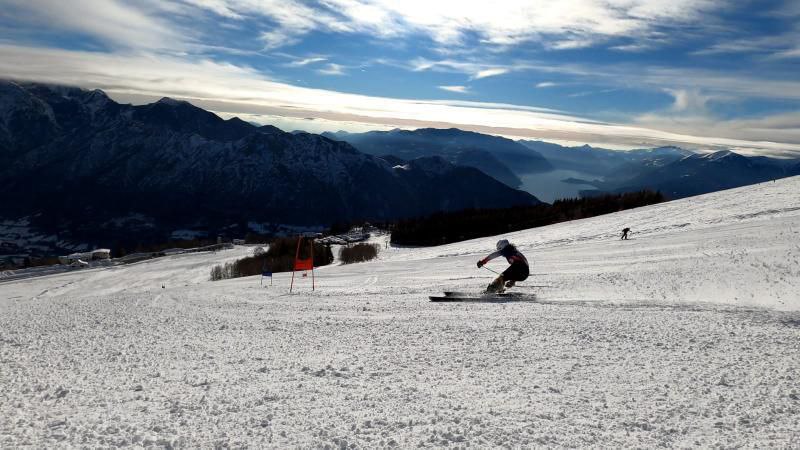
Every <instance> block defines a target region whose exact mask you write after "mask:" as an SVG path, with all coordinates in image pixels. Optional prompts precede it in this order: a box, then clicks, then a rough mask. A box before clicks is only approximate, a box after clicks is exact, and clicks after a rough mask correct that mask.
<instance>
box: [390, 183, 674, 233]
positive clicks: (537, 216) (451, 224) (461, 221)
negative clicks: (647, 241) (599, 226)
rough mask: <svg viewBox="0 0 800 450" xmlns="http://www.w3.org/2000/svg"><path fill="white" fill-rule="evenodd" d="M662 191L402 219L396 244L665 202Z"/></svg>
mask: <svg viewBox="0 0 800 450" xmlns="http://www.w3.org/2000/svg"><path fill="white" fill-rule="evenodd" d="M665 200H666V198H665V197H664V195H662V194H661V193H660V192H654V191H650V190H643V191H639V192H627V193H623V194H608V195H602V196H598V197H589V198H572V199H562V200H556V201H555V202H553V204H552V205H548V204H546V203H542V204H539V205H535V206H518V207H512V208H502V209H466V210H463V211H457V212H449V213H436V214H433V215H430V216H427V217H419V218H414V219H407V220H401V221H398V222H397V223H396V224H394V226H393V227H392V237H391V242H392V244H397V245H415V246H429V245H442V244H449V243H451V242H459V241H464V240H468V239H475V238H479V237H484V236H493V235H497V234H504V233H508V232H511V231H519V230H524V229H528V228H536V227H541V226H545V225H552V224H554V223H559V222H566V221H568V220H575V219H585V218H587V217H594V216H599V215H602V214H609V213H612V212H617V211H623V210H626V209H631V208H638V207H641V206H647V205H652V204H655V203H661V202H663V201H665Z"/></svg>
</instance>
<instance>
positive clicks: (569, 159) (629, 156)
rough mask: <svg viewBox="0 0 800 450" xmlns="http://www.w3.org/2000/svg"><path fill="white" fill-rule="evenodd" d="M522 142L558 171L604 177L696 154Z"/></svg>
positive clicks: (674, 149)
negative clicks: (623, 170) (573, 171)
mask: <svg viewBox="0 0 800 450" xmlns="http://www.w3.org/2000/svg"><path fill="white" fill-rule="evenodd" d="M518 142H519V143H521V144H523V145H525V146H526V147H528V148H531V149H533V150H536V151H537V152H538V153H540V154H541V155H542V156H544V157H545V158H546V159H547V160H548V161H550V163H552V164H553V166H554V167H556V168H558V169H568V170H575V171H578V172H584V173H589V174H592V175H598V176H605V175H609V174H612V173H614V172H617V171H620V170H621V169H624V168H626V166H627V169H628V170H636V166H640V165H643V164H644V165H647V164H651V163H652V162H653V161H662V162H671V161H675V160H678V159H680V158H683V157H685V156H688V155H691V154H693V153H692V152H690V151H688V150H684V149H682V148H679V147H657V148H652V149H637V150H628V151H622V150H608V149H604V148H598V147H592V146H590V145H582V146H580V147H565V146H562V145H558V144H554V143H551V142H543V141H531V140H520V141H518Z"/></svg>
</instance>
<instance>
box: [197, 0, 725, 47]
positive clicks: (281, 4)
mask: <svg viewBox="0 0 800 450" xmlns="http://www.w3.org/2000/svg"><path fill="white" fill-rule="evenodd" d="M184 1H186V2H188V3H190V4H192V5H194V6H195V7H198V8H204V9H206V10H208V11H211V12H213V13H215V14H218V15H220V16H221V17H225V18H229V19H243V18H246V17H253V16H255V17H261V18H266V19H268V20H270V21H271V22H272V23H274V25H275V27H274V29H272V30H268V31H267V32H265V34H263V38H264V40H265V43H266V44H267V45H269V46H274V47H276V46H280V45H281V43H282V42H287V43H291V42H295V40H296V39H298V38H299V37H301V36H303V35H305V34H308V33H309V32H311V31H313V30H323V31H328V32H336V33H365V34H369V35H372V36H376V37H381V38H389V37H397V36H403V35H409V34H420V33H422V34H425V35H427V36H428V37H429V38H430V39H432V40H433V41H435V42H437V43H439V44H441V45H442V46H450V47H452V46H464V45H467V44H468V43H470V39H469V36H473V35H474V36H477V40H478V42H482V43H485V44H489V45H492V46H495V47H507V46H513V45H516V44H519V43H521V42H530V41H542V40H544V39H548V40H549V41H546V42H545V44H546V46H547V47H549V48H553V49H573V48H582V47H588V46H592V45H595V44H596V43H598V42H603V41H605V40H607V39H608V38H611V37H618V38H626V39H631V40H632V41H642V40H648V39H650V38H652V37H653V36H656V35H657V32H656V31H657V30H658V29H660V28H661V27H674V28H680V27H684V26H692V25H694V24H696V23H697V22H699V21H701V20H702V19H703V15H704V14H705V13H707V12H708V11H713V10H717V9H722V8H724V6H725V3H727V0H672V1H669V2H667V1H664V0H639V1H635V2H634V1H616V2H609V1H607V0H571V1H568V2H566V1H562V2H530V1H528V0H505V1H503V2H494V3H489V2H483V1H466V2H465V1H461V0H437V1H435V2H430V1H423V0H406V1H402V2H398V1H394V0H325V1H323V2H319V3H317V4H316V5H315V6H316V7H311V6H309V4H308V3H306V2H303V1H300V0H261V1H253V0H184ZM472 43H473V44H474V43H475V42H472Z"/></svg>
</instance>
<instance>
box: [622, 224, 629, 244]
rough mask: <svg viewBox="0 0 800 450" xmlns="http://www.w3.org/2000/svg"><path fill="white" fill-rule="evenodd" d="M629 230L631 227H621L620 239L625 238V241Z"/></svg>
mask: <svg viewBox="0 0 800 450" xmlns="http://www.w3.org/2000/svg"><path fill="white" fill-rule="evenodd" d="M630 231H631V229H630V228H628V227H625V228H623V229H622V237H621V238H620V239H625V240H626V241H627V240H628V233H630Z"/></svg>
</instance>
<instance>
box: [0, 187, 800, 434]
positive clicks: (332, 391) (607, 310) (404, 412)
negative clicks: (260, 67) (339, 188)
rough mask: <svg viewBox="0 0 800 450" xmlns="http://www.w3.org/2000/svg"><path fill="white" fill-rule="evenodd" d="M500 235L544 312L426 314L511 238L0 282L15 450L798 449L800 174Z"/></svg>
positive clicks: (4, 402)
mask: <svg viewBox="0 0 800 450" xmlns="http://www.w3.org/2000/svg"><path fill="white" fill-rule="evenodd" d="M626 226H628V227H631V228H632V230H633V234H632V236H631V240H629V241H620V240H619V230H621V229H622V228H623V227H626ZM503 237H506V238H508V239H509V240H511V241H512V242H514V243H516V244H517V245H518V246H519V248H520V249H521V250H522V252H523V253H525V254H526V255H527V256H528V258H529V260H530V261H531V262H532V264H533V267H532V276H531V277H530V278H529V279H528V280H527V281H526V282H525V283H522V284H521V285H520V286H519V288H516V289H515V290H517V291H518V292H521V293H526V294H530V295H531V296H535V301H534V302H512V303H501V304H494V303H460V304H437V303H431V302H429V301H428V295H431V294H437V293H441V292H442V291H444V290H466V291H475V292H477V291H479V290H481V289H482V288H483V287H484V286H485V285H486V284H488V283H489V282H490V281H491V279H492V277H493V276H494V274H492V273H489V272H488V271H486V270H482V269H477V268H476V267H475V262H476V261H477V260H478V259H479V258H480V257H482V256H484V255H485V254H487V253H489V252H490V251H491V250H492V249H493V246H494V242H495V241H496V240H497V239H498V237H490V238H484V239H477V240H473V241H468V242H463V243H457V244H452V245H446V246H441V247H433V248H424V249H413V248H389V249H383V248H382V253H381V255H380V260H379V261H374V262H369V263H361V264H353V265H347V266H340V265H338V264H335V265H332V266H327V267H324V268H320V269H319V270H317V271H316V282H317V290H316V291H315V292H311V289H310V278H299V282H298V283H297V286H296V287H297V289H296V291H295V293H293V294H289V293H288V284H289V275H287V274H277V275H276V277H275V280H274V285H273V286H272V287H261V286H260V284H259V277H250V278H243V279H236V280H227V281H219V282H211V281H208V276H209V271H210V269H211V267H212V266H213V265H216V264H219V263H221V262H224V261H229V260H233V259H235V258H238V257H241V256H243V255H246V254H248V253H249V252H251V251H252V248H248V247H237V248H235V249H233V250H229V251H224V252H219V253H216V254H214V253H208V254H188V255H178V256H173V257H167V258H161V259H157V260H152V261H146V262H142V263H138V264H133V265H130V266H120V267H114V268H106V269H93V270H85V271H79V272H73V273H68V274H62V275H53V276H47V277H41V278H34V279H28V280H22V281H17V282H9V283H3V284H0V447H15V446H20V445H32V446H36V447H51V446H96V445H103V446H106V445H145V446H148V445H158V446H185V447H195V446H203V447H210V446H215V445H219V446H225V445H228V446H240V445H252V446H256V447H261V446H272V447H287V446H303V447H305V446H312V447H317V446H320V447H324V446H326V445H329V446H331V447H353V446H355V447H362V448H363V447H369V448H373V447H389V446H399V447H412V446H413V447H419V446H423V447H442V446H448V445H452V446H478V447H487V446H511V447H516V446H569V447H574V446H598V447H619V446H626V447H631V446H633V447H654V446H659V445H664V446H670V447H672V446H677V447H685V446H700V447H709V446H714V445H722V446H725V447H730V446H745V447H788V448H797V447H799V446H800V293H798V292H800V177H795V178H790V179H785V180H779V181H777V182H775V183H763V184H759V185H755V186H750V187H745V188H739V189H734V190H729V191H724V192H718V193H714V194H709V195H705V196H700V197H694V198H687V199H683V200H678V201H674V202H670V203H665V204H661V205H655V206H651V207H646V208H640V209H636V210H631V211H626V212H622V213H617V214H611V215H606V216H602V217H597V218H593V219H587V220H581V221H574V222H569V223H564V224H558V225H553V226H549V227H544V228H538V229H533V230H527V231H521V232H516V233H511V234H509V235H507V236H503ZM381 239H384V238H382V237H377V238H375V240H376V241H378V242H380V241H381ZM504 266H505V264H504V263H503V262H502V261H498V260H495V261H493V262H492V263H491V264H490V265H489V267H490V268H492V269H494V270H502V269H503V268H504ZM268 283H269V282H268V281H267V284H268ZM162 285H163V286H164V288H163V289H162ZM537 286H539V287H537Z"/></svg>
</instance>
